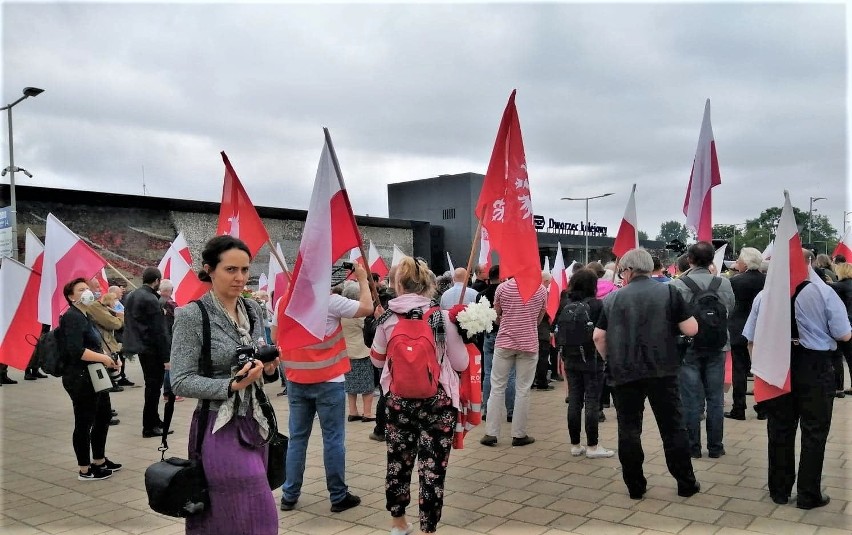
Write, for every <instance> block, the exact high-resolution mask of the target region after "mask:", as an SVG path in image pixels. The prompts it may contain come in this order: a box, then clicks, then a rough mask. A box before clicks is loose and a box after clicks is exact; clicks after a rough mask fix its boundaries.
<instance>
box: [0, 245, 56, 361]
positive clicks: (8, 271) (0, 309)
mask: <svg viewBox="0 0 852 535" xmlns="http://www.w3.org/2000/svg"><path fill="white" fill-rule="evenodd" d="M69 280H70V279H69ZM40 283H41V275H39V273H38V272H36V271H34V270H32V269H30V268H29V267H27V266H25V265H24V264H21V263H19V262H17V261H16V260H13V259H12V258H4V259H3V265H2V267H0V304H1V305H2V306H0V363H2V364H8V365H9V366H12V367H13V368H17V369H19V370H24V369H26V367H27V364H28V363H29V360H30V356H31V355H32V353H33V343H35V341H36V340H38V337H39V335H40V334H41V323H40V322H39V320H38V288H39V284H40Z"/></svg>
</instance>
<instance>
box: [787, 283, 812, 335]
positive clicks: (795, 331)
mask: <svg viewBox="0 0 852 535" xmlns="http://www.w3.org/2000/svg"><path fill="white" fill-rule="evenodd" d="M810 283H811V281H809V280H808V279H805V280H803V281H802V282H800V283H799V285H798V286H796V291H795V292H793V297H791V298H790V341H791V342H792V343H793V345H795V346H798V345H800V344H799V324H798V323H796V298H797V297H799V294H800V293H802V290H804V289H805V286H807V285H808V284H810Z"/></svg>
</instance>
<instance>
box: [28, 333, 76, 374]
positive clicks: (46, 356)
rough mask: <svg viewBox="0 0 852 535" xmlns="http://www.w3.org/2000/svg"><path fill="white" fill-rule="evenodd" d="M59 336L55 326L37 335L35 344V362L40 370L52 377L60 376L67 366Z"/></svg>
mask: <svg viewBox="0 0 852 535" xmlns="http://www.w3.org/2000/svg"><path fill="white" fill-rule="evenodd" d="M60 338H61V333H60V331H59V327H57V328H56V329H53V330H50V331H47V332H46V333H43V334H42V335H41V336H39V338H38V342H36V346H35V356H36V362H38V363H39V366H40V367H41V369H42V370H44V371H45V372H46V373H49V374H50V375H52V376H54V377H62V375H63V374H64V373H65V370H66V369H67V368H68V359H66V358H65V354H64V352H63V349H64V348H63V344H61V343H60V341H61V340H60Z"/></svg>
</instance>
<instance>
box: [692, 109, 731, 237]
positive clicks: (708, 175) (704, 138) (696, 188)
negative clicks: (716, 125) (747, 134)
mask: <svg viewBox="0 0 852 535" xmlns="http://www.w3.org/2000/svg"><path fill="white" fill-rule="evenodd" d="M721 183H722V175H721V174H720V173H719V159H718V158H717V157H716V140H715V139H714V138H713V127H712V126H711V124H710V99H709V98H708V99H707V102H706V103H705V104H704V119H703V120H702V121H701V133H700V134H699V135H698V148H697V149H696V150H695V160H693V162H692V174H690V176H689V186H688V187H687V188H686V198H685V199H684V201H683V214H684V215H685V216H686V226H687V227H689V228H690V229H692V230H693V231H695V233H696V234H697V236H698V239H699V240H700V241H711V240H712V239H713V223H712V218H711V211H712V208H713V206H712V202H711V200H710V199H711V192H710V190H711V189H712V188H714V187H716V186H718V185H719V184H721Z"/></svg>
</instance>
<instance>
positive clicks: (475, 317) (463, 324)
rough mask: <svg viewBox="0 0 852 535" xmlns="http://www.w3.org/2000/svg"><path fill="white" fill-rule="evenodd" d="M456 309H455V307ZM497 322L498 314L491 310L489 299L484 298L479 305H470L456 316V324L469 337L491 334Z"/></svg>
mask: <svg viewBox="0 0 852 535" xmlns="http://www.w3.org/2000/svg"><path fill="white" fill-rule="evenodd" d="M454 308H455V307H454ZM496 320H497V312H496V311H495V310H494V309H493V308H491V303H490V302H489V301H488V298H486V297H483V298H482V299H481V300H480V301H479V302H478V303H470V304H469V305H467V306H465V307H464V308H463V309H462V310H460V311H458V313H457V314H456V319H455V321H456V323H457V324H458V326H459V327H460V328H461V329H463V330H464V331H466V334H467V337H472V336H475V335H477V334H480V333H490V332H491V330H492V329H493V328H494V322H495V321H496Z"/></svg>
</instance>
